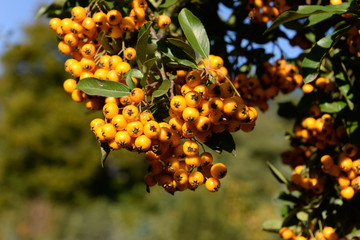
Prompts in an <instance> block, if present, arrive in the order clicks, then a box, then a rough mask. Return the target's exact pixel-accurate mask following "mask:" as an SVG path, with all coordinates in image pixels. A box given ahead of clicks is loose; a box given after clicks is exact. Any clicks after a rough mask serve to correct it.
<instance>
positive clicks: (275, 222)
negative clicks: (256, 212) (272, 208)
mask: <svg viewBox="0 0 360 240" xmlns="http://www.w3.org/2000/svg"><path fill="white" fill-rule="evenodd" d="M281 226H282V220H280V219H269V220H267V221H265V222H264V223H263V225H262V229H263V230H264V231H268V232H275V233H278V232H279V230H280V228H281Z"/></svg>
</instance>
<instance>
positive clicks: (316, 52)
mask: <svg viewBox="0 0 360 240" xmlns="http://www.w3.org/2000/svg"><path fill="white" fill-rule="evenodd" d="M350 27H351V26H346V27H345V28H342V29H340V30H337V31H335V32H333V33H332V34H329V35H327V36H325V37H323V38H322V39H320V40H319V41H318V42H317V43H316V45H315V46H314V47H313V48H312V49H311V51H310V52H309V53H308V54H307V55H306V56H305V58H304V60H303V62H302V74H303V77H304V83H309V82H312V81H313V80H315V79H316V78H317V76H318V74H319V69H320V65H321V63H322V60H323V59H324V57H325V55H326V54H327V53H328V51H329V49H330V48H331V46H333V45H334V44H335V42H336V41H337V40H338V39H339V38H340V37H341V35H342V33H344V32H345V31H346V30H348V29H349V28H350Z"/></svg>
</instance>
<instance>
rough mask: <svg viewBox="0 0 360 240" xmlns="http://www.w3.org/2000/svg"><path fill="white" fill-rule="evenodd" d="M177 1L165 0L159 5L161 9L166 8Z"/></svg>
mask: <svg viewBox="0 0 360 240" xmlns="http://www.w3.org/2000/svg"><path fill="white" fill-rule="evenodd" d="M176 2H177V0H165V2H164V3H163V4H161V5H160V6H159V9H164V8H168V7H171V6H172V5H174V4H175V3H176Z"/></svg>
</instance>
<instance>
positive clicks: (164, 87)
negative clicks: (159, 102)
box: [152, 79, 170, 98]
mask: <svg viewBox="0 0 360 240" xmlns="http://www.w3.org/2000/svg"><path fill="white" fill-rule="evenodd" d="M169 87H170V81H169V80H167V79H165V80H163V81H162V83H161V85H160V86H159V88H158V89H156V90H155V91H154V92H153V94H152V96H153V97H154V98H156V97H161V96H162V95H164V94H166V93H167V92H168V91H169Z"/></svg>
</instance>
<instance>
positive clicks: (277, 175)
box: [266, 162, 289, 184]
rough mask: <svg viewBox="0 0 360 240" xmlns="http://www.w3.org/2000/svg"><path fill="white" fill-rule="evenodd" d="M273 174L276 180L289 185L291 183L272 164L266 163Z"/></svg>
mask: <svg viewBox="0 0 360 240" xmlns="http://www.w3.org/2000/svg"><path fill="white" fill-rule="evenodd" d="M266 163H267V165H268V167H269V169H270V171H271V173H272V174H273V175H274V176H275V178H276V179H277V180H278V181H279V182H280V183H284V184H289V181H288V180H287V179H286V178H285V177H284V175H283V174H282V173H281V172H280V171H279V170H278V169H277V168H276V167H275V166H274V165H272V164H271V163H270V162H266Z"/></svg>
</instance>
